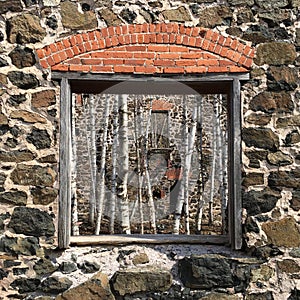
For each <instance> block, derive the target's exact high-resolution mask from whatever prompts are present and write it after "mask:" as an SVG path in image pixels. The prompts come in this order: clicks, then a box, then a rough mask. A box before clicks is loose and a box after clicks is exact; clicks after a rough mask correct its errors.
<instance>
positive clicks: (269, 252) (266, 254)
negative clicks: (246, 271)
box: [253, 245, 283, 260]
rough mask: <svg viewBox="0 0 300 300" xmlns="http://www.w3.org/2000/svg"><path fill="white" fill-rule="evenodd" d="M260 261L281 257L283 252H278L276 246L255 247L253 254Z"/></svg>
mask: <svg viewBox="0 0 300 300" xmlns="http://www.w3.org/2000/svg"><path fill="white" fill-rule="evenodd" d="M253 254H254V255H255V256H256V257H257V258H258V259H260V260H267V259H269V258H270V257H275V256H278V255H282V254H283V252H282V251H280V250H279V248H278V247H277V246H274V245H265V246H262V247H257V248H255V250H254V253H253Z"/></svg>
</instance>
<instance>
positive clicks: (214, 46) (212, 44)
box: [208, 42, 216, 52]
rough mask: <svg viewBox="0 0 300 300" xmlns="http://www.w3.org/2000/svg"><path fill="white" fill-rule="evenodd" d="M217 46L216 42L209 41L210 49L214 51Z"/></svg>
mask: <svg viewBox="0 0 300 300" xmlns="http://www.w3.org/2000/svg"><path fill="white" fill-rule="evenodd" d="M215 48H216V44H215V43H212V42H210V43H209V47H208V51H210V52H214V50H215Z"/></svg>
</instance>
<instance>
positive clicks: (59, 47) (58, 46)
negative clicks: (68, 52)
mask: <svg viewBox="0 0 300 300" xmlns="http://www.w3.org/2000/svg"><path fill="white" fill-rule="evenodd" d="M56 48H57V50H58V51H61V50H64V49H65V47H64V45H63V43H62V42H56Z"/></svg>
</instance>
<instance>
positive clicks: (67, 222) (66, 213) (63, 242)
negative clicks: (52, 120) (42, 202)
mask: <svg viewBox="0 0 300 300" xmlns="http://www.w3.org/2000/svg"><path fill="white" fill-rule="evenodd" d="M60 88H61V91H60V142H59V205H58V209H59V211H58V229H59V230H58V247H59V248H61V249H63V248H67V247H68V246H69V242H70V234H71V113H72V112H71V90H70V85H69V81H68V79H67V78H62V80H61V85H60Z"/></svg>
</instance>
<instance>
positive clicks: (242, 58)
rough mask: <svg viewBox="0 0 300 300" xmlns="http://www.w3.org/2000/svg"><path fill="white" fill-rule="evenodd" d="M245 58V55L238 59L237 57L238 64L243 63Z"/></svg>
mask: <svg viewBox="0 0 300 300" xmlns="http://www.w3.org/2000/svg"><path fill="white" fill-rule="evenodd" d="M246 60H247V57H246V56H241V57H240V59H239V61H238V63H239V64H240V65H244V63H245V62H246Z"/></svg>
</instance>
